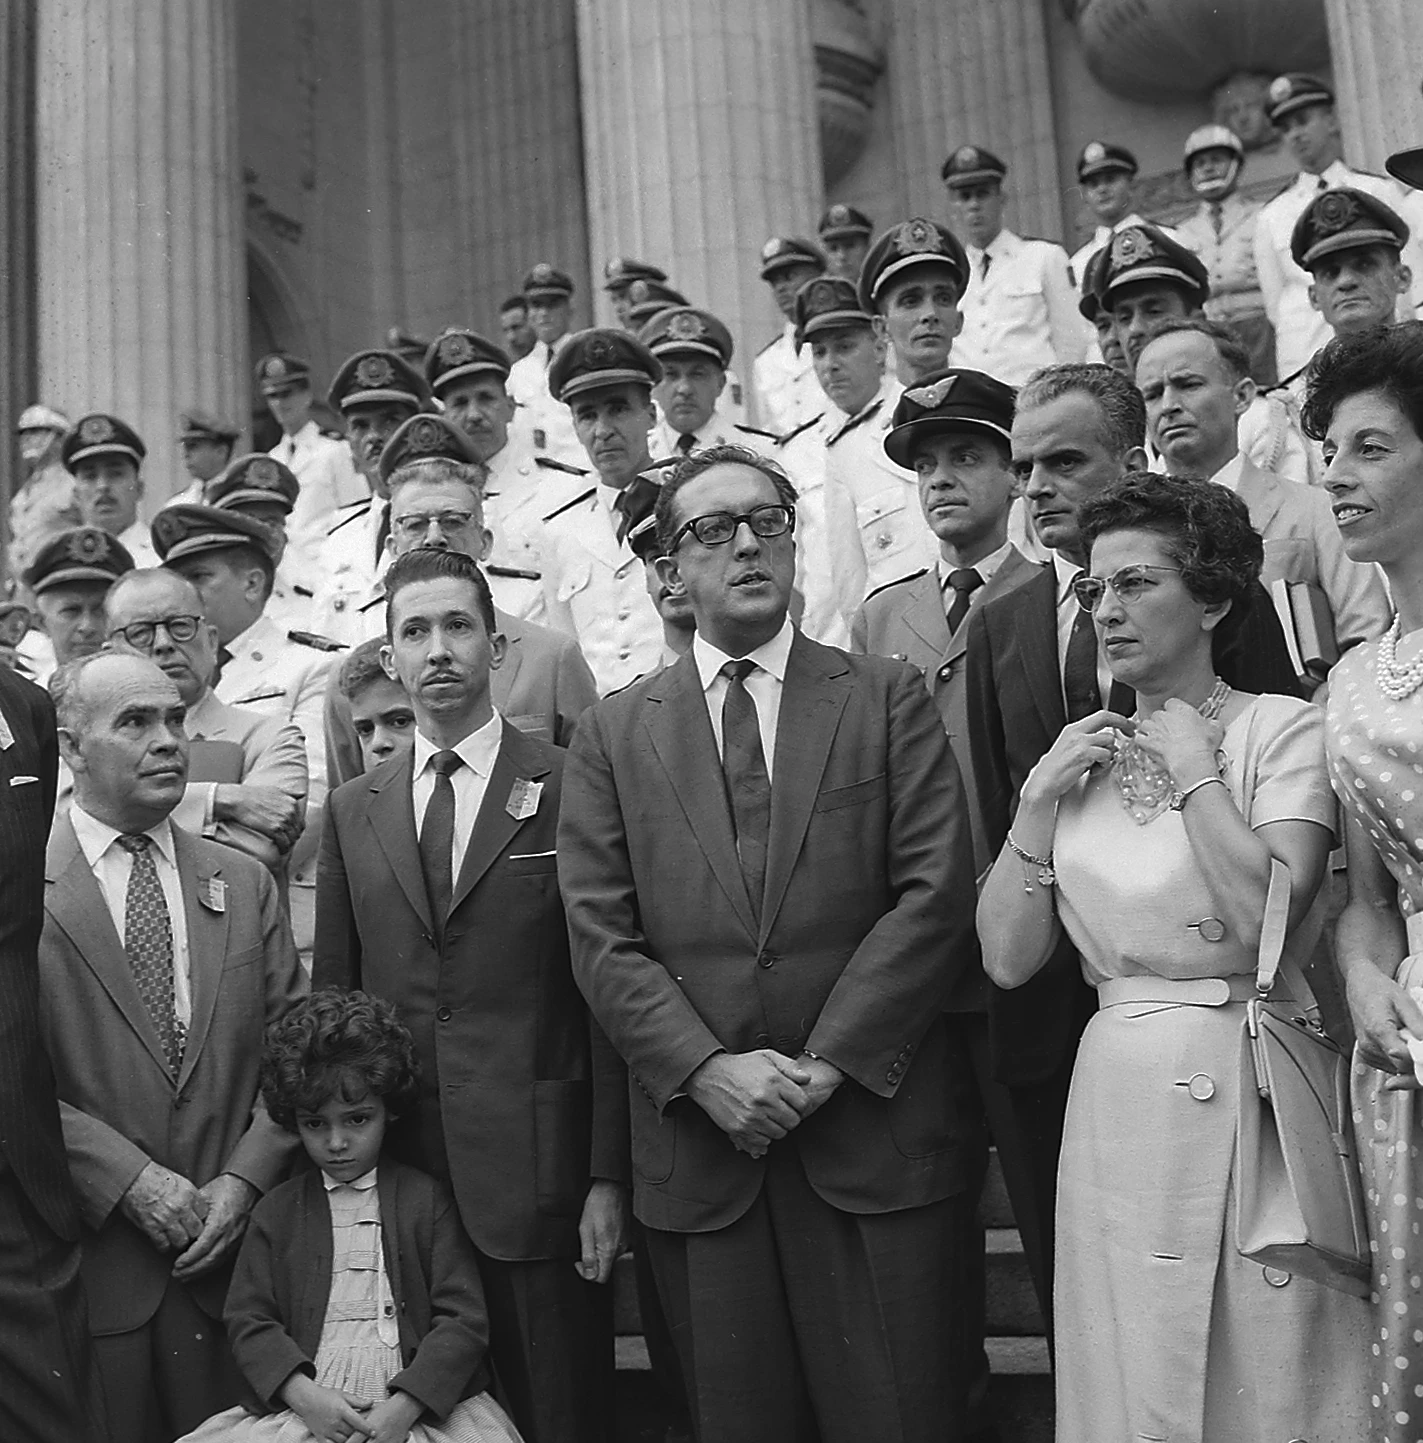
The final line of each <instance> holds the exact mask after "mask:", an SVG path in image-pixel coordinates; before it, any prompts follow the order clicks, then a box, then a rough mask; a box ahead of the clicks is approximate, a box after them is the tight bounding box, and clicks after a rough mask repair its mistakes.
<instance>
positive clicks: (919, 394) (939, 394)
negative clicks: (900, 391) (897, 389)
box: [904, 376, 958, 411]
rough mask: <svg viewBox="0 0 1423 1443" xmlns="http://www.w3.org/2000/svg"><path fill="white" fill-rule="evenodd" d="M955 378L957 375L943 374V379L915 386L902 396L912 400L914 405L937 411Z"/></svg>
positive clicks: (946, 397) (945, 398)
mask: <svg viewBox="0 0 1423 1443" xmlns="http://www.w3.org/2000/svg"><path fill="white" fill-rule="evenodd" d="M957 380H958V377H957V376H945V377H944V378H943V380H941V381H935V382H934V384H933V385H932V386H916V387H915V388H914V389H913V390H912V391H906V392H905V393H904V398H905V400H907V401H913V402H914V404H915V405H916V406H922V407H923V408H924V409H925V410H926V411H937V410H938V409H939V407H940V406H942V405H943V404H944V402H945V401H946V400H947V399H948V395H949V392H950V391H952V390H953V389H954V383H955V382H956V381H957Z"/></svg>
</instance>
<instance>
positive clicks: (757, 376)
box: [751, 236, 825, 436]
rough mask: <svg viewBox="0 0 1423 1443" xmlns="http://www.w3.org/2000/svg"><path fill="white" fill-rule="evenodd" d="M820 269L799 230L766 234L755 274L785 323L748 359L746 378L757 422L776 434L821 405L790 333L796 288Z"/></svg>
mask: <svg viewBox="0 0 1423 1443" xmlns="http://www.w3.org/2000/svg"><path fill="white" fill-rule="evenodd" d="M824 273H825V257H824V256H823V255H821V253H820V252H819V251H818V250H817V249H816V247H815V246H814V245H812V244H811V243H810V241H808V240H804V239H802V238H801V237H800V236H772V237H771V239H770V240H768V241H767V242H766V244H765V245H763V246H762V247H761V279H762V280H763V281H765V282H766V284H767V285H768V286H770V288H771V294H772V295H773V296H774V297H775V300H776V306H777V309H779V311H780V313H781V315H782V316H783V317H785V325H784V326H783V327H782V330H781V333H780V335H778V336H777V337H776V338H775V340H773V341H772V342H771V343H770V344H769V345H766V346H763V347H762V348H761V350H760V352H759V353H758V354H757V356H756V359H755V360H754V361H753V362H752V363H751V384H752V387H753V389H754V390H755V393H756V421H757V424H758V425H760V426H762V427H763V428H764V429H765V430H767V431H770V432H772V433H773V434H775V435H777V436H785V435H788V434H789V433H790V432H792V431H794V430H795V429H796V427H798V426H803V425H804V424H805V423H806V422H807V421H809V420H811V419H812V418H813V417H815V416H818V415H819V414H820V412H821V411H822V410H823V409H824V407H823V405H822V404H821V400H820V388H819V387H818V386H817V385H816V383H815V371H814V368H813V367H812V366H811V364H810V356H809V355H808V354H807V353H806V352H805V351H804V350H803V349H801V348H800V347H798V346H797V345H796V339H795V297H796V292H797V291H798V290H799V289H800V288H801V287H802V286H803V285H804V284H805V283H806V281H808V280H813V279H814V278H815V277H816V276H818V275H823V274H824Z"/></svg>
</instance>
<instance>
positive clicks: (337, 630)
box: [306, 496, 390, 646]
mask: <svg viewBox="0 0 1423 1443" xmlns="http://www.w3.org/2000/svg"><path fill="white" fill-rule="evenodd" d="M388 509H389V503H388V502H387V501H386V499H385V498H384V497H383V496H370V497H368V498H367V499H366V501H365V502H364V503H363V504H362V505H360V506H354V507H348V508H347V511H346V514H345V515H344V516H343V517H341V519H340V520H338V521H337V523H336V524H335V525H334V526H333V527H332V528H331V530H330V532H329V534H328V535H327V537H326V540H325V541H324V542H323V544H322V547H321V555H320V557H319V559H318V561H317V571H318V573H319V577H320V579H319V581H318V584H317V587H316V599H315V601H314V603H313V604H312V608H311V626H310V627H309V628H306V629H307V630H310V631H314V632H316V634H317V635H318V636H327V637H330V638H331V640H332V641H339V642H343V643H344V644H345V645H347V646H355V645H356V644H357V643H359V642H361V641H364V640H365V638H366V635H367V631H366V629H365V626H364V624H363V622H362V621H361V612H362V610H363V608H365V607H367V606H370V605H371V604H372V603H378V602H379V601H380V600H381V599H382V593H381V589H380V579H381V577H382V576H384V575H385V568H386V567H387V566H388V565H389V564H390V553H389V551H388V550H387V549H386V545H385V536H386V512H387V510H388Z"/></svg>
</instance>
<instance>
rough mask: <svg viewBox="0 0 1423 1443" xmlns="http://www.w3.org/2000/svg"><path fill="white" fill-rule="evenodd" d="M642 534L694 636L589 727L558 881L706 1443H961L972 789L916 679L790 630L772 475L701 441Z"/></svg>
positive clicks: (746, 454) (569, 776)
mask: <svg viewBox="0 0 1423 1443" xmlns="http://www.w3.org/2000/svg"><path fill="white" fill-rule="evenodd" d="M656 516H657V525H658V532H659V537H660V540H661V543H662V551H663V553H664V555H663V559H662V560H661V561H659V562H658V566H659V568H660V569H661V570H663V572H664V573H665V575H666V577H667V579H668V580H669V582H675V584H676V585H677V587H678V588H679V589H680V590H683V591H685V593H686V595H687V597H688V598H689V600H690V603H691V607H692V610H693V612H694V614H695V616H696V624H697V634H696V637H695V639H694V640H693V642H692V647H691V650H690V652H688V654H687V655H685V656H683V657H682V658H681V659H680V660H679V661H678V662H676V663H675V664H674V665H673V666H671V667H668V668H667V669H666V670H663V671H659V672H658V673H656V674H655V675H653V676H651V677H648V678H645V679H644V680H642V681H640V682H638V683H636V684H635V685H634V686H631V687H629V688H627V689H626V690H625V691H623V692H621V693H619V694H617V695H615V696H610V697H607V698H605V699H604V700H603V701H602V702H600V703H599V704H598V705H597V706H596V707H594V708H593V709H592V710H591V711H589V713H588V714H587V715H586V716H585V717H584V719H583V721H582V723H581V724H580V726H579V729H578V732H577V734H576V735H575V737H574V739H573V746H572V747H571V748H570V751H569V759H568V764H567V771H566V783H565V792H564V810H563V816H562V818H561V821H560V826H559V846H558V850H559V859H560V861H559V881H560V885H561V886H562V888H563V894H564V900H565V903H566V905H567V907H568V913H569V928H570V932H571V934H572V938H573V965H574V970H575V974H576V976H577V978H578V983H579V986H580V987H582V989H583V991H584V993H585V994H586V996H587V997H588V999H589V1002H590V1003H591V1005H592V1008H593V1014H594V1016H595V1018H596V1019H597V1021H598V1022H599V1023H600V1024H601V1025H602V1027H603V1028H604V1030H605V1031H606V1032H607V1034H608V1036H609V1037H610V1038H611V1040H612V1042H613V1045H614V1046H615V1047H616V1048H617V1049H618V1051H619V1052H621V1053H622V1055H623V1057H624V1058H625V1059H626V1061H627V1063H628V1067H629V1069H630V1071H631V1073H632V1075H633V1077H634V1078H635V1080H636V1083H637V1086H636V1088H635V1089H632V1090H631V1101H632V1138H633V1171H634V1188H635V1194H634V1202H635V1209H636V1213H637V1216H638V1218H639V1220H640V1221H641V1222H642V1223H643V1224H644V1225H645V1227H646V1229H647V1239H648V1246H649V1249H650V1251H651V1255H652V1263H653V1268H654V1271H655V1273H656V1276H657V1280H658V1288H659V1291H660V1292H661V1294H662V1298H663V1303H664V1306H665V1307H666V1310H667V1313H668V1316H669V1319H670V1321H671V1324H672V1332H673V1337H674V1339H675V1340H676V1342H677V1346H678V1351H679V1353H680V1355H681V1358H682V1364H683V1371H684V1375H685V1377H686V1380H687V1385H688V1392H689V1395H690V1399H691V1406H692V1413H693V1417H694V1419H696V1420H697V1423H698V1436H699V1438H700V1439H701V1443H761V1440H765V1443H770V1440H783V1439H787V1438H800V1437H808V1436H818V1437H820V1438H821V1439H823V1440H824V1443H842V1440H845V1443H848V1440H851V1439H853V1440H860V1439H865V1438H874V1439H877V1440H884V1443H909V1440H921V1439H922V1440H928V1439H936V1440H938V1439H942V1438H945V1437H959V1436H961V1430H962V1413H963V1393H964V1363H965V1359H964V1357H963V1352H964V1348H963V1337H962V1333H963V1325H962V1321H961V1312H962V1308H961V1299H962V1293H963V1288H964V1275H965V1270H966V1262H967V1258H968V1254H969V1249H970V1247H971V1223H972V1216H973V1210H974V1205H975V1203H976V1201H977V1188H978V1186H979V1184H980V1182H981V1180H982V1170H983V1164H982V1159H983V1140H982V1133H981V1129H980V1128H979V1127H978V1125H977V1124H976V1122H975V1120H974V1116H973V1108H972V1102H971V1089H972V1080H971V1077H970V1074H969V1064H968V1059H967V1058H966V1057H965V1056H964V1055H962V1053H961V1051H960V1050H959V1049H956V1048H955V1046H954V1045H953V1043H952V1042H951V1040H950V1037H949V1032H948V1028H947V1027H946V1025H945V1023H944V1018H943V1013H942V1008H943V1004H944V1001H945V999H946V997H947V996H948V994H949V992H950V990H951V989H952V987H953V985H954V983H955V981H956V980H957V978H958V976H959V975H960V974H961V972H962V971H963V969H965V968H966V967H968V966H970V965H972V964H973V961H974V949H973V941H972V927H973V919H972V915H971V908H972V901H973V867H972V854H971V847H970V842H969V833H968V824H967V818H966V816H965V809H964V797H963V789H962V786H961V785H960V782H959V777H958V768H957V766H956V765H955V763H954V760H953V756H952V753H951V752H950V751H949V747H948V740H947V738H946V737H945V735H944V729H943V726H942V725H941V724H940V721H939V718H938V715H937V714H936V712H935V711H934V707H933V703H932V702H931V701H930V699H929V697H928V694H927V693H926V691H925V689H924V683H923V680H922V678H921V677H920V676H919V675H918V673H917V672H916V671H915V670H914V669H913V668H912V667H910V666H907V665H906V664H904V663H902V662H895V661H890V660H887V659H884V658H880V657H854V656H846V655H845V654H844V653H843V652H839V651H835V650H833V649H831V648H829V647H825V646H821V645H819V644H818V643H816V642H812V641H809V640H807V639H806V638H805V637H804V636H802V635H800V634H798V633H797V632H796V631H795V629H794V627H793V626H792V625H791V623H790V621H789V618H788V606H789V601H790V595H791V587H792V582H793V579H794V576H795V542H794V538H793V530H792V528H793V526H794V523H795V490H794V488H793V487H792V485H791V483H790V481H789V480H788V479H787V478H786V476H785V474H784V472H782V471H781V470H780V468H779V467H777V466H776V465H775V464H774V463H773V462H768V461H766V460H764V459H763V458H762V457H760V456H758V455H757V454H756V453H755V452H752V451H748V450H745V449H743V448H741V447H736V446H726V447H713V448H711V449H710V450H707V451H704V452H702V453H700V454H698V455H694V456H692V457H691V458H689V459H688V460H686V461H684V462H682V463H681V464H680V465H679V466H678V467H677V469H676V470H675V471H674V472H673V473H672V475H671V476H670V478H669V479H668V480H667V482H666V483H665V484H664V486H663V490H662V492H661V495H660V497H659V499H658V502H657V511H656ZM867 1299H873V1300H874V1303H873V1305H871V1306H868V1307H867V1306H866V1300H867Z"/></svg>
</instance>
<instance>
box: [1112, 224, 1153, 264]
mask: <svg viewBox="0 0 1423 1443" xmlns="http://www.w3.org/2000/svg"><path fill="white" fill-rule="evenodd" d="M1159 254H1160V249H1159V248H1158V246H1157V244H1156V242H1155V241H1153V240H1152V239H1151V237H1150V236H1149V235H1147V233H1146V232H1145V231H1143V230H1136V229H1135V228H1133V229H1131V230H1124V231H1118V233H1117V234H1116V235H1115V236H1114V237H1113V239H1112V265H1113V266H1114V267H1117V268H1120V267H1122V266H1134V265H1136V263H1137V262H1138V261H1144V260H1149V259H1150V258H1151V257H1152V256H1154V255H1159Z"/></svg>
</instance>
